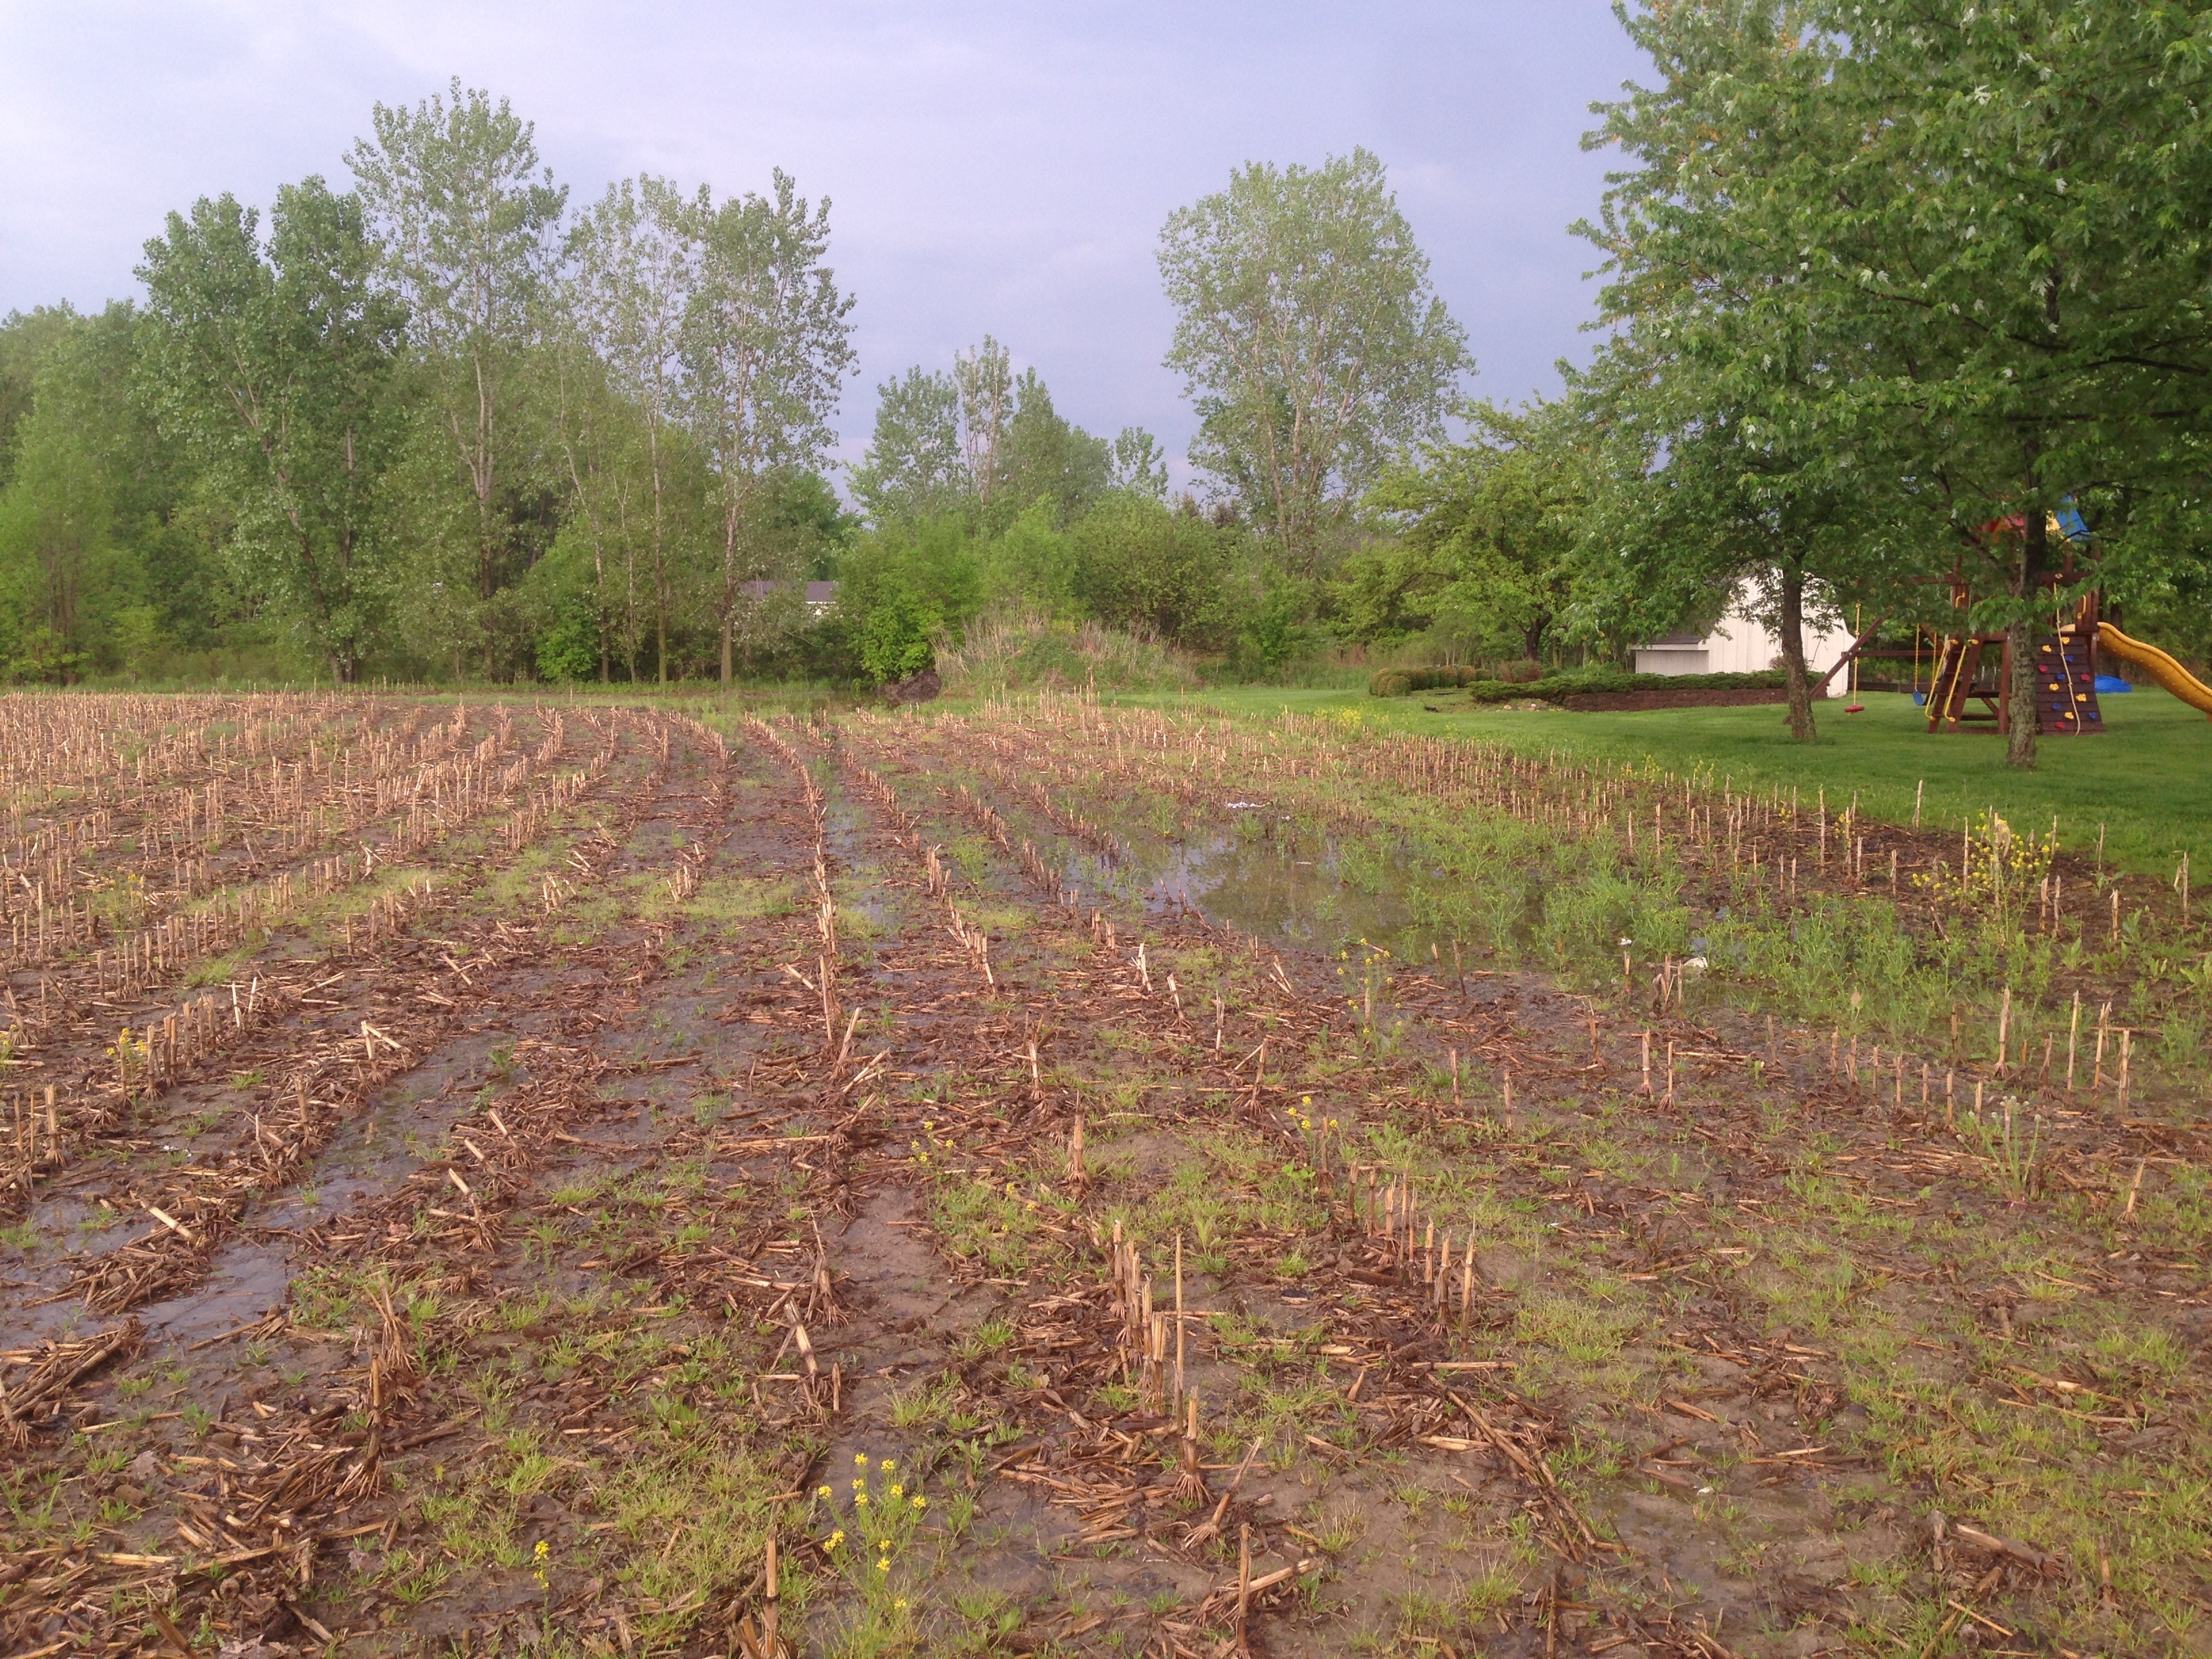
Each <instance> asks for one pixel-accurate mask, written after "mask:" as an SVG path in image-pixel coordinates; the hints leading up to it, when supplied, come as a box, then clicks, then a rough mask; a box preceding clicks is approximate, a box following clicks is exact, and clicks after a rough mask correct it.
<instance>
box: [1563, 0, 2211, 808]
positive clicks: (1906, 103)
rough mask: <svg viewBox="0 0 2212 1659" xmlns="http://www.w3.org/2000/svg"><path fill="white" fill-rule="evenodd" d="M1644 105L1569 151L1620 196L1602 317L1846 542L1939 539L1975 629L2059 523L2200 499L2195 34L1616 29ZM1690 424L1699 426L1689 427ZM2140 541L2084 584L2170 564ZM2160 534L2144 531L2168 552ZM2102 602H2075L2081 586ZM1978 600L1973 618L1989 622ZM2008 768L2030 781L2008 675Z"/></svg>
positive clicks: (2068, 21)
mask: <svg viewBox="0 0 2212 1659" xmlns="http://www.w3.org/2000/svg"><path fill="white" fill-rule="evenodd" d="M1623 16H1624V21H1626V23H1627V25H1628V27H1630V29H1631V32H1632V34H1633V35H1634V36H1635V38H1636V39H1637V40H1638V42H1639V44H1641V45H1643V46H1644V47H1645V49H1646V50H1647V51H1649V52H1650V53H1651V55H1652V57H1653V58H1654V61H1655V63H1656V64H1657V65H1658V67H1659V69H1660V70H1661V71H1662V83H1661V84H1660V85H1659V86H1657V87H1655V88H1649V89H1636V90H1633V91H1632V93H1631V94H1630V95H1629V96H1628V97H1627V98H1626V99H1624V100H1620V102H1618V103H1615V104H1613V105H1611V106H1606V108H1605V109H1604V111H1603V114H1604V117H1605V123H1604V125H1603V127H1602V128H1601V131H1599V132H1598V133H1597V134H1595V135H1593V137H1592V142H1594V143H1613V144H1618V145H1619V146H1620V147H1621V149H1623V150H1624V151H1625V152H1626V154H1627V155H1629V156H1630V157H1631V158H1632V161H1633V162H1634V164H1635V165H1634V166H1633V167H1632V168H1631V169H1629V170H1627V171H1625V172H1624V173H1620V174H1619V175H1617V176H1616V177H1615V179H1613V187H1612V189H1611V191H1610V192H1609V194H1608V197H1607V206H1606V212H1605V216H1604V220H1603V222H1602V224H1601V227H1598V228H1594V229H1593V230H1592V232H1591V234H1593V235H1595V237H1596V239H1597V240H1599V242H1600V243H1601V246H1604V248H1605V249H1606V251H1607V254H1608V256H1609V258H1611V260H1612V262H1613V271H1614V281H1613V283H1611V284H1610V285H1609V287H1608V289H1607V297H1606V308H1607V315H1608V317H1609V318H1610V319H1613V320H1616V321H1623V322H1626V321H1628V320H1629V319H1634V326H1635V327H1636V328H1637V330H1638V333H1639V337H1640V338H1641V340H1642V341H1643V343H1644V344H1645V346H1646V347H1647V348H1650V349H1654V350H1656V351H1658V352H1660V353H1661V355H1662V356H1663V357H1664V358H1665V359H1666V360H1667V362H1668V365H1669V367H1668V368H1666V369H1664V370H1662V372H1665V373H1673V372H1674V370H1673V367H1672V366H1674V365H1679V366H1680V367H1681V368H1686V369H1687V370H1689V371H1690V372H1689V373H1688V374H1686V375H1683V376H1681V377H1680V386H1681V390H1682V392H1683V396H1682V398H1681V399H1680V409H1679V413H1680V422H1679V424H1680V426H1681V427H1682V428H1683V429H1685V430H1687V429H1690V428H1692V427H1693V426H1694V425H1695V424H1696V423H1697V422H1699V420H1701V419H1704V418H1706V417H1708V416H1713V415H1717V414H1718V413H1719V412H1721V411H1723V410H1738V411H1741V419H1742V421H1743V425H1742V428H1741V430H1742V432H1743V434H1744V435H1746V436H1747V437H1749V438H1752V439H1754V440H1756V441H1758V442H1759V444H1760V445H1762V446H1768V447H1778V449H1779V450H1781V451H1783V452H1785V453H1788V454H1789V455H1790V456H1791V457H1792V458H1793V459H1794V461H1795V465H1796V469H1797V470H1799V471H1804V472H1808V474H1809V473H1818V474H1821V475H1825V476H1824V477H1818V478H1808V483H1813V484H1817V485H1820V486H1822V487H1825V488H1826V489H1828V490H1829V491H1830V493H1831V495H1832V497H1833V499H1835V500H1836V501H1838V502H1847V503H1856V506H1855V507H1853V508H1852V509H1850V510H1852V511H1853V512H1854V513H1855V516H1857V519H1858V520H1859V521H1860V522H1861V523H1867V522H1873V521H1881V520H1884V519H1885V518H1887V519H1890V520H1895V519H1923V518H1924V519H1926V520H1932V521H1934V522H1936V523H1940V525H1941V526H1942V532H1941V534H1940V535H1939V536H1936V537H1932V538H1930V541H1929V544H1928V545H1927V547H1926V548H1925V550H1924V551H1923V555H1922V559H1921V565H1920V569H1919V571H1918V572H1917V574H1920V575H1922V576H1923V577H1928V576H1935V575H1937V574H1941V573H1942V572H1944V571H1945V569H1946V568H1955V569H1957V570H1958V571H1959V572H1960V574H1964V575H1966V577H1968V578H1969V579H1970V580H1972V579H1978V580H1977V586H1978V588H1979V590H1980V592H1982V594H1983V595H1984V599H1983V602H1982V603H1981V605H1979V606H1978V608H1977V612H1976V615H1975V616H1974V617H1973V618H1972V620H1973V622H1974V623H1975V624H1976V625H1977V626H1978V627H1984V628H1990V627H2009V628H2013V629H2017V630H2019V632H2020V633H2021V634H2023V635H2025V634H2027V633H2031V632H2033V631H2035V630H2037V629H2039V628H2041V627H2043V626H2045V625H2047V623H2046V621H2045V619H2047V618H2048V617H2051V614H2052V612H2053V611H2054V610H2055V609H2056V608H2057V606H2058V605H2060V604H2061V603H2063V599H2064V598H2065V597H2066V595H2065V593H2064V592H2054V591H2053V590H2052V582H2053V580H2055V575H2054V572H2053V569H2052V566H2053V564H2054V562H2055V561H2054V558H2053V550H2052V548H2051V544H2050V542H2049V539H2048V537H2047V533H2046V530H2045V526H2046V523H2047V518H2048V514H2049V513H2050V512H2051V509H2053V508H2055V507H2057V506H2059V505H2060V504H2061V503H2062V502H2063V501H2066V500H2068V499H2069V498H2070V499H2072V500H2075V501H2080V502H2084V503H2089V504H2092V505H2094V504H2096V503H2099V502H2100V501H2111V500H2113V499H2115V498H2118V497H2124V496H2127V495H2136V496H2137V497H2147V498H2151V499H2160V498H2163V499H2167V500H2172V499H2175V498H2177V497H2191V498H2201V497H2202V495H2203V490H2202V488H2201V483H2200V482H2199V480H2200V479H2201V477H2202V475H2203V471H2204V458H2203V450H2202V441H2201V439H2199V438H2198V437H2197V434H2198V433H2201V432H2202V431H2203V428H2204V424H2205V422H2204V419H2203V416H2204V412H2205V409H2204V405H2205V399H2206V397H2207V393H2208V390H2212V327H2208V326H2207V323H2208V316H2207V306H2206V300H2205V295H2206V294H2207V292H2208V278H2212V234H2208V231H2212V148H2208V147H2212V132H2208V131H2207V130H2206V124H2205V123H2203V121H2201V120H2200V119H2199V118H2197V111H2198V110H2199V109H2200V108H2201V107H2202V106H2203V103H2204V101H2205V100H2206V98H2207V97H2208V96H2212V64H2208V62H2207V60H2206V58H2205V56H2204V54H2203V52H2202V51H2201V50H2200V48H2199V43H2198V40H2197V29H2198V27H2199V21H2200V20H2199V17H2198V13H2197V9H2196V8H2192V7H2159V6H2152V7H2118V6H2081V5H2073V4H2068V3H2063V0H2026V3H2021V4H2012V5H2006V6H2000V7H1988V8H1983V7H1967V8H1965V9H1963V10H1959V11H1956V12H1948V11H1941V10H1931V9H1928V8H1926V7H1925V6H1923V5H1919V4H1917V3H1913V0H1872V3H1868V0H1856V3H1851V4H1848V5H1846V4H1844V3H1843V0H1802V3H1799V0H1786V3H1775V0H1764V3H1745V0H1703V3H1695V4H1687V5H1668V6H1664V7H1659V6H1654V7H1652V8H1651V9H1649V10H1648V11H1644V12H1641V13H1638V14H1635V15H1630V14H1628V13H1626V11H1624V13H1623ZM1699 404H1702V405H1703V408H1702V410H1700V409H1699ZM2159 520H2160V515H2159V514H2157V513H2148V514H2142V515H2140V516H2137V517H2136V518H2135V519H2134V520H2133V523H2134V524H2136V525H2137V526H2145V527H2146V530H2145V533H2143V534H2142V535H2140V536H2138V537H2136V538H2133V539H2132V542H2130V538H2123V539H2122V542H2121V544H2120V545H2118V547H2115V548H2113V549H2112V550H2111V551H2110V552H2109V553H2108V555H2107V568H2109V569H2110V570H2112V572H2113V574H2118V572H2119V571H2120V570H2121V569H2122V568H2124V566H2125V565H2126V564H2127V562H2129V561H2130V559H2133V560H2136V561H2140V562H2148V563H2150V564H2153V565H2155V564H2157V563H2159V562H2165V561H2171V560H2172V559H2173V558H2175V557H2177V556H2181V555H2182V552H2183V550H2181V549H2179V548H2178V547H2177V546H2176V545H2175V544H2173V543H2172V541H2171V540H2166V539H2163V538H2161V536H2160V532H2158V531H2155V530H2150V529H2148V526H2153V525H2154V524H2157V523H2158V522H2159ZM2173 524H2174V520H2172V519H2168V520H2166V521H2165V523H2164V526H2161V528H2163V529H2166V530H2170V529H2171V528H2172V526H2173ZM2103 574H2105V573H2104V572H2100V575H2103ZM1993 590H1994V591H1993ZM2013 655H2014V675H2013V682H2012V685H2011V688H2010V702H2011V711H2010V712H2011V713H2012V714H2013V716H2014V718H2013V720H2012V721H2011V744H2010V746H2009V749H2008V760H2009V761H2010V762H2011V763H2013V764H2015V765H2023V766H2025V765H2032V764H2033V761H2034V756H2035V728H2036V721H2035V719H2034V714H2033V654H2032V653H2030V652H2027V651H2026V650H2020V651H2015V653H2013Z"/></svg>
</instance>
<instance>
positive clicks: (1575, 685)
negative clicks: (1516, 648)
mask: <svg viewBox="0 0 2212 1659" xmlns="http://www.w3.org/2000/svg"><path fill="white" fill-rule="evenodd" d="M1786 684H1789V678H1788V676H1786V675H1785V674H1784V672H1783V671H1782V670H1780V669H1778V668H1765V669H1761V670H1759V671H1758V672H1756V673H1751V674H1623V673H1617V672H1613V671H1608V670H1606V669H1585V670H1583V671H1579V672H1577V673H1571V674H1547V675H1545V676H1544V677H1543V678H1541V679H1534V680H1523V681H1522V682H1520V683H1519V684H1515V683H1513V682H1511V681H1507V680H1500V679H1496V678H1492V676H1491V674H1490V673H1489V671H1487V670H1485V669H1480V668H1385V669H1383V670H1381V671H1378V672H1377V673H1376V675H1375V676H1374V678H1371V679H1370V680H1369V681H1368V682H1367V691H1368V695H1369V696H1376V697H1402V696H1406V695H1407V693H1409V692H1413V691H1433V690H1437V689H1439V688H1440V687H1443V686H1466V687H1468V696H1470V697H1472V698H1473V700H1474V702H1519V701H1520V700H1521V699H1522V698H1523V697H1534V699H1536V701H1538V702H1558V701H1559V699H1560V698H1562V697H1565V696H1572V695H1573V694H1574V693H1576V692H1577V691H1759V690H1772V689H1773V688H1775V687H1777V686H1781V685H1786Z"/></svg>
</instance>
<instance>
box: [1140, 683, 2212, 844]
mask: <svg viewBox="0 0 2212 1659" xmlns="http://www.w3.org/2000/svg"><path fill="white" fill-rule="evenodd" d="M1130 701H1142V702H1158V703H1163V704H1165V703H1170V702H1176V701H1182V702H1186V703H1187V704H1188V705H1189V706H1200V705H1204V706H1211V707H1215V708H1220V709H1221V710H1223V711H1224V712H1225V713H1236V714H1251V715H1262V716H1264V715H1267V714H1273V713H1275V712H1277V711H1278V710H1280V709H1284V708H1292V709H1296V710H1297V711H1298V712H1299V713H1301V714H1322V713H1328V712H1336V711H1343V710H1354V709H1356V710H1358V714H1359V715H1360V718H1361V719H1362V720H1367V721H1371V722H1372V723H1374V724H1375V725H1376V726H1383V727H1387V728H1389V729H1390V730H1392V731H1399V732H1413V733H1418V734H1419V735H1421V736H1425V737H1464V738H1482V739H1487V740H1490V741H1493V742H1498V743H1506V744H1512V745H1514V746H1516V747H1517V748H1522V749H1531V750H1547V749H1556V750H1563V751H1571V752H1574V753H1577V754H1585V755H1591V756H1600V757H1605V758H1607V759H1612V760H1618V761H1630V762H1641V761H1644V760H1650V761H1652V762H1654V763H1656V764H1658V765H1659V766H1660V767H1662V768H1663V769H1666V770H1668V771H1670V772H1676V773H1681V772H1686V771H1689V770H1691V769H1695V768H1699V767H1702V768H1705V769H1710V770H1711V772H1712V774H1713V775H1714V777H1715V779H1716V781H1717V780H1718V779H1719V778H1721V777H1722V776H1729V777H1733V778H1734V779H1735V781H1736V782H1737V783H1738V784H1751V785H1753V786H1754V787H1765V786H1767V785H1769V784H1780V785H1781V786H1782V787H1784V789H1787V788H1789V787H1790V786H1792V785H1795V786H1796V787H1798V788H1799V789H1800V790H1801V791H1802V793H1803V799H1806V800H1807V801H1808V802H1809V801H1810V800H1811V799H1812V797H1813V792H1814V790H1816V789H1826V791H1827V792H1828V804H1829V805H1830V806H1831V807H1832V808H1835V809H1840V808H1842V807H1844V806H1847V805H1850V799H1851V796H1852V794H1853V793H1854V792H1856V793H1857V795H1858V798H1859V807H1860V810H1861V811H1863V812H1864V813H1866V815H1867V816H1868V817H1882V818H1887V819H1889V820H1892V821H1893V822H1896V823H1908V822H1910V821H1911V817H1912V802H1913V793H1914V791H1915V789H1916V788H1917V787H1918V786H1919V785H1920V784H1922V783H1923V782H1924V783H1925V784H1926V786H1927V795H1926V799H1925V805H1923V809H1922V816H1921V822H1922V823H1923V824H1932V825H1936V826H1938V827H1948V828H1951V829H1956V828H1957V827H1958V824H1959V822H1960V817H1961V816H1962V815H1963V814H1973V813H1979V812H1981V811H1984V810H1985V809H1987V808H1989V807H1991V806H1994V807H1995V808H1996V810H1997V811H1999V812H2000V813H2002V815H2003V816H2004V817H2006V818H2007V819H2008V820H2009V821H2010V822H2012V823H2015V824H2017V825H2019V826H2021V827H2022V828H2026V827H2027V826H2028V825H2031V824H2033V825H2034V826H2035V827H2036V828H2038V829H2047V828H2048V827H2049V826H2050V823H2051V818H2052V817H2054V816H2056V817H2057V820H2058V830H2059V836H2060V838H2061V839H2062V840H2063V842H2064V843H2065V845H2066V846H2067V847H2068V848H2069V849H2072V850H2075V851H2078V852H2081V853H2085V854H2086V853H2088V852H2089V851H2091V850H2092V849H2093V848H2094V847H2095V845H2096V841H2097V830H2098V826H2099V825H2100V824H2101V825H2103V826H2104V827H2105V837H2106V838H2105V848H2106V856H2107V857H2108V858H2109V859H2111V860H2113V861H2114V862H2116V863H2119V864H2122V865H2124V866H2128V867H2130V868H2132V869H2136V870H2138V871H2142V872H2149V873H2156V874H2161V875H2171V874H2172V872H2173V867H2174V861H2175V858H2176V856H2177V854H2179V852H2180V851H2181V850H2182V849H2184V848H2186V849H2188V851H2189V853H2190V863H2191V870H2192V872H2193V873H2194V876H2195V879H2196V881H2197V884H2200V885H2202V884H2206V883H2208V882H2212V875H2208V874H2207V873H2206V872H2212V720H2206V719H2205V717H2204V716H2203V715H2202V714H2198V713H2197V711H2196V710H2195V709H2193V708H2190V707H2189V706H2188V705H2187V704H2185V703H2183V702H2179V701H2177V700H2176V699H2175V698H2173V697H2172V696H2168V695H2167V694H2166V692H2164V691H2161V690H2157V689H2156V688H2155V687H2151V686H2143V687H2139V688H2138V689H2137V690H2135V691H2133V692H2130V693H2129V694H2128V695H2126V696H2117V697H2106V698H2103V699H2101V700H2100V705H2101V707H2102V708H2103V710H2104V714H2105V723H2106V726H2107V727H2108V728H2109V729H2108V730H2107V731H2106V733H2105V735H2103V736H2102V737H2091V738H2045V740H2044V741H2043V743H2042V744H2040V745H2039V762H2038V765H2037V769H2036V770H2034V771H2033V772H2028V773H2020V772H2014V771H2011V770H2008V769H2007V768H2006V766H2005V763H2004V744H2003V743H2002V739H2000V738H1996V737H1995V736H1994V735H1983V734H1980V733H1975V734H1972V735H1962V736H1958V737H1948V736H1946V737H1930V736H1929V734H1928V732H1927V731H1926V729H1925V724H1924V721H1925V716H1924V715H1923V713H1922V711H1921V710H1920V709H1919V708H1917V707H1916V706H1915V705H1914V703H1913V702H1912V699H1911V698H1910V697H1909V696H1905V695H1903V694H1902V693H1897V692H1868V693H1865V694H1864V695H1863V701H1864V702H1865V703H1866V706H1867V707H1866V712H1865V713H1864V714H1844V702H1843V700H1842V699H1841V698H1835V699H1831V700H1830V701H1827V702H1822V703H1820V704H1818V705H1816V713H1817V716H1818V720H1819V725H1820V738H1819V739H1818V741H1816V742H1814V743H1813V744H1796V743H1792V742H1791V741H1790V738H1789V736H1788V734H1787V733H1786V732H1784V728H1783V723H1782V721H1783V710H1782V708H1781V706H1780V705H1779V704H1763V705H1759V706H1755V707H1753V708H1668V709H1653V710H1650V711H1647V712H1644V713H1638V714H1569V713H1567V712H1566V711H1565V710H1564V709H1562V710H1550V709H1546V710H1528V711H1508V710H1502V709H1495V708H1474V707H1472V706H1470V705H1469V704H1468V703H1467V702H1465V701H1464V699H1463V698H1462V697H1461V696H1459V695H1457V694H1455V693H1452V692H1448V691H1446V692H1435V691H1432V692H1427V693H1416V694H1415V695H1413V696H1408V697H1370V696H1367V695H1366V693H1365V692H1364V691H1303V690H1280V689H1277V688H1270V687H1266V686H1243V687H1237V688H1234V689H1226V690H1217V691H1210V692H1206V693H1204V694H1202V695H1200V696H1194V697H1191V698H1188V699H1187V700H1175V699H1168V698H1159V697H1147V698H1141V699H1138V698H1133V699H1130ZM1425 704H1426V705H1429V706H1431V707H1433V708H1436V709H1437V710H1439V711H1441V712H1438V713H1435V714H1431V713H1430V712H1428V709H1427V708H1425V707H1424V705H1425Z"/></svg>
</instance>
